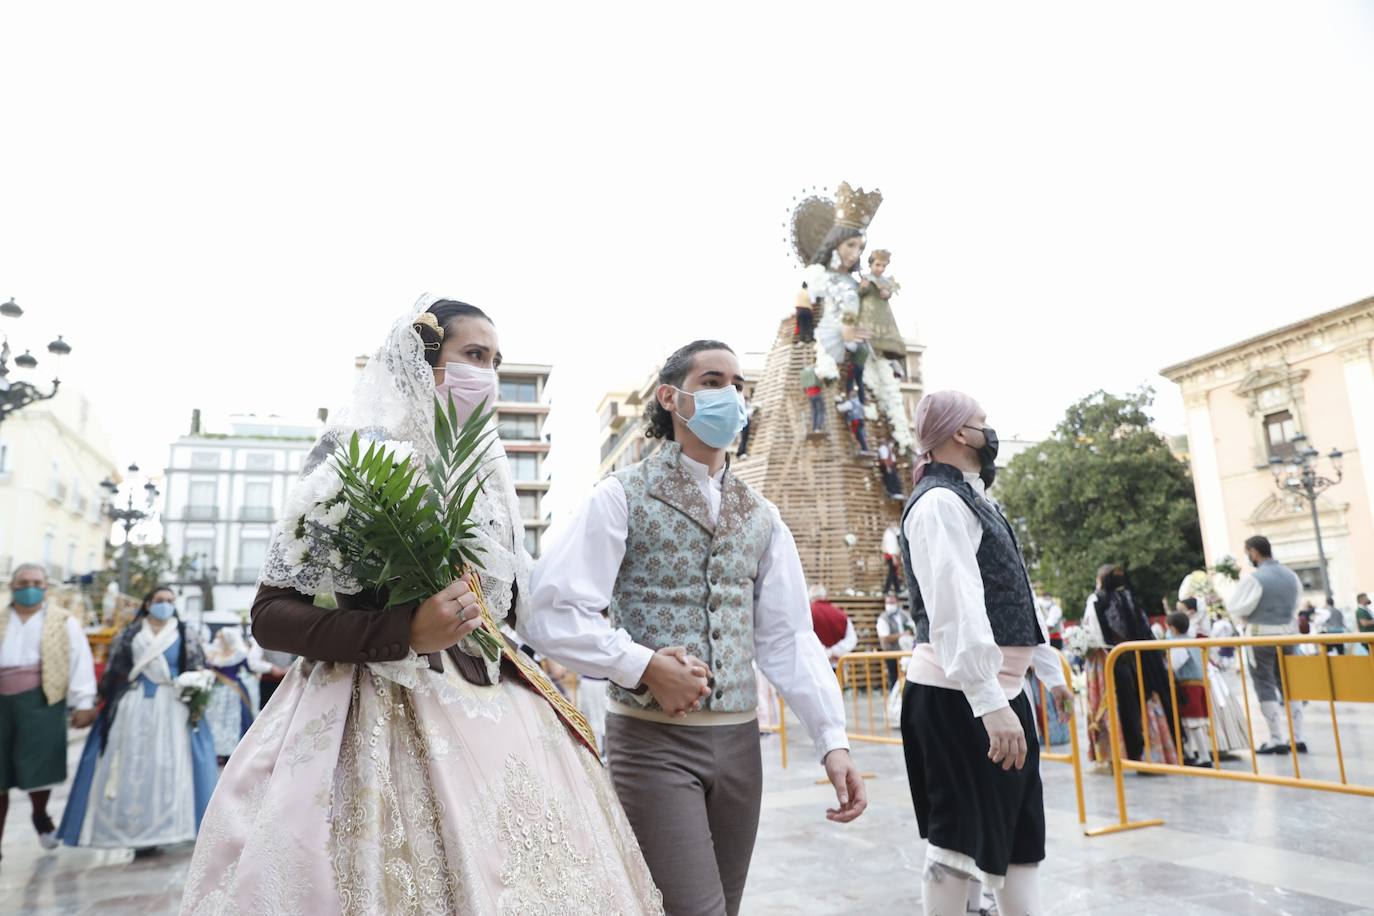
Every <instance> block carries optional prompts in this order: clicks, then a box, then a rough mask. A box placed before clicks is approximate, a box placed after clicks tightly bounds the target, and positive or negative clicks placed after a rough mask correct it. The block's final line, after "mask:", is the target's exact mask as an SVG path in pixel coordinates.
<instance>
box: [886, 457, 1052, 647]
mask: <svg viewBox="0 0 1374 916" xmlns="http://www.w3.org/2000/svg"><path fill="white" fill-rule="evenodd" d="M936 487H943V488H944V489H946V490H949V491H951V492H952V493H954V494H955V495H956V496H958V497H959V498H960V499H962V500H963V501H964V505H966V506H968V507H969V509H970V510H971V511H972V512H973V514H974V515H976V516H977V517H978V521H979V522H981V523H982V525H983V540H982V542H981V543H980V544H979V545H978V554H977V560H978V572H979V573H980V574H981V575H982V577H983V603H984V604H985V605H986V607H987V612H988V622H989V623H990V624H992V636H993V638H994V639H995V640H996V641H997V645H999V646H1036V645H1039V644H1040V643H1042V642H1044V635H1043V634H1042V633H1041V632H1040V624H1039V621H1038V620H1037V619H1036V616H1035V594H1034V593H1033V592H1032V591H1031V584H1030V576H1029V575H1028V574H1027V573H1026V563H1025V560H1024V559H1022V557H1021V548H1020V547H1019V546H1018V545H1017V543H1016V535H1015V534H1013V533H1012V530H1011V525H1010V524H1009V523H1008V522H1007V520H1006V518H1005V517H1004V516H1003V515H1002V513H1001V511H1000V510H999V509H998V508H997V507H996V506H994V505H993V504H992V503H991V502H990V501H988V500H986V499H979V498H978V494H977V492H975V491H974V489H973V487H971V486H969V484H968V482H967V481H965V480H964V475H963V474H962V473H960V472H959V470H958V468H954V467H951V466H950V465H947V464H932V465H929V466H928V467H927V468H926V472H925V476H923V477H922V478H921V482H920V483H918V484H917V485H916V487H915V489H914V490H912V493H911V498H910V499H908V500H907V504H906V508H905V509H904V510H902V529H901V530H902V534H901V542H902V565H903V566H905V567H906V581H907V589H908V590H909V592H910V595H911V616H912V617H913V618H915V620H916V641H917V642H918V643H922V642H930V618H929V617H927V616H926V604H925V601H924V600H923V599H922V598H921V588H920V586H919V585H917V584H916V574H915V573H914V572H913V571H912V568H911V549H912V545H911V542H910V541H909V540H907V536H906V518H907V515H909V514H910V513H911V510H912V508H914V507H915V505H916V502H917V501H918V500H919V499H920V498H921V497H922V496H925V495H926V494H927V493H929V492H930V491H931V490H934V489H935V488H936ZM917 549H918V550H919V549H920V545H917Z"/></svg>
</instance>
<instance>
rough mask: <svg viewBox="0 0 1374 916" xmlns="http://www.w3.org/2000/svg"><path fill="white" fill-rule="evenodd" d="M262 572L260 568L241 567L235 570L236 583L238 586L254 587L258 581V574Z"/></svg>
mask: <svg viewBox="0 0 1374 916" xmlns="http://www.w3.org/2000/svg"><path fill="white" fill-rule="evenodd" d="M260 572H262V567H260V566H240V567H238V568H237V569H235V570H234V582H235V583H238V584H245V583H246V584H248V585H252V584H253V583H254V582H256V581H258V573H260Z"/></svg>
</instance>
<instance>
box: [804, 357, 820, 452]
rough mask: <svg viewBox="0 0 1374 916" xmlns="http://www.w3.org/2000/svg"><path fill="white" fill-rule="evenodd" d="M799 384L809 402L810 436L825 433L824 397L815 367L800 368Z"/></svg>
mask: <svg viewBox="0 0 1374 916" xmlns="http://www.w3.org/2000/svg"><path fill="white" fill-rule="evenodd" d="M801 383H802V390H803V391H805V392H806V397H807V399H808V400H809V401H810V402H811V434H812V435H817V434H819V433H822V432H824V431H825V397H824V396H823V395H822V394H821V380H820V377H819V376H818V375H816V367H815V366H805V367H803V368H802V371H801Z"/></svg>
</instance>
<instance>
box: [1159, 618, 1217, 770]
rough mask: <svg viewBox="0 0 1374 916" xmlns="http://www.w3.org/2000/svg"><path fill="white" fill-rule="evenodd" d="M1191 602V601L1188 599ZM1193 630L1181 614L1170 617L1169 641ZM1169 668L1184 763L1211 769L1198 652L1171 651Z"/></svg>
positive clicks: (1205, 696)
mask: <svg viewBox="0 0 1374 916" xmlns="http://www.w3.org/2000/svg"><path fill="white" fill-rule="evenodd" d="M1189 600H1191V599H1189ZM1192 628H1193V621H1192V618H1191V617H1189V616H1188V615H1187V614H1185V613H1184V612H1182V611H1174V612H1173V613H1172V614H1170V615H1169V639H1188V638H1189V637H1190V635H1191V634H1190V631H1191V630H1192ZM1169 667H1171V668H1173V670H1174V686H1175V687H1176V689H1177V690H1178V715H1179V723H1180V726H1181V731H1182V737H1183V747H1182V748H1180V749H1179V750H1181V751H1182V752H1183V762H1184V764H1185V765H1187V766H1190V767H1210V766H1211V765H1212V764H1211V761H1210V760H1208V757H1209V756H1210V753H1211V741H1210V731H1209V723H1210V720H1209V719H1208V717H1207V688H1206V687H1205V686H1204V685H1203V682H1202V679H1203V678H1204V677H1205V676H1206V670H1205V667H1204V662H1203V660H1202V650H1201V649H1185V648H1178V649H1170V650H1169Z"/></svg>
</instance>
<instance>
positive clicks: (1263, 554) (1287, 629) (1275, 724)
mask: <svg viewBox="0 0 1374 916" xmlns="http://www.w3.org/2000/svg"><path fill="white" fill-rule="evenodd" d="M1245 556H1246V558H1247V559H1249V561H1250V565H1252V566H1253V567H1254V568H1255V571H1254V573H1253V574H1252V575H1249V576H1246V577H1245V578H1243V579H1241V580H1240V584H1239V585H1237V586H1236V590H1235V592H1234V593H1233V594H1232V595H1231V600H1230V602H1229V604H1228V607H1229V608H1230V611H1231V613H1232V614H1234V615H1235V616H1236V617H1237V618H1239V619H1240V620H1242V621H1244V623H1245V635H1247V636H1291V635H1292V634H1293V632H1294V631H1295V627H1294V620H1293V612H1294V611H1295V610H1296V608H1297V605H1298V596H1299V595H1300V594H1302V581H1301V580H1299V579H1298V576H1297V574H1296V573H1294V572H1293V570H1291V569H1289V568H1288V567H1287V566H1284V565H1283V564H1282V563H1280V562H1278V561H1277V560H1275V559H1274V552H1273V549H1272V548H1271V547H1270V545H1269V539H1268V538H1266V537H1264V536H1263V535H1258V534H1257V535H1255V536H1254V537H1252V538H1250V539H1249V540H1247V541H1246V542H1245ZM1311 606H1312V605H1311V602H1307V607H1309V608H1310V607H1311ZM1303 632H1306V631H1303ZM1295 653H1296V649H1295V648H1294V647H1293V646H1284V647H1283V654H1284V655H1293V654H1295ZM1246 655H1247V656H1249V662H1250V678H1251V684H1252V685H1253V687H1254V689H1255V695H1256V696H1258V697H1259V701H1260V710H1261V711H1262V712H1263V714H1264V722H1265V724H1266V725H1268V726H1269V740H1268V741H1266V742H1265V743H1264V744H1263V745H1262V746H1261V747H1260V748H1259V750H1258V751H1257V752H1256V753H1260V754H1287V753H1288V752H1289V743H1288V742H1289V737H1288V734H1287V732H1286V731H1285V729H1284V725H1283V721H1284V716H1283V715H1282V712H1283V705H1284V698H1283V680H1282V675H1281V674H1280V672H1279V650H1278V647H1277V646H1251V647H1249V648H1248V649H1247V650H1246ZM1291 711H1292V716H1293V735H1292V739H1293V741H1294V742H1296V747H1297V750H1298V753H1300V754H1306V753H1307V742H1306V741H1304V740H1303V729H1302V713H1303V708H1302V704H1301V703H1293V704H1291Z"/></svg>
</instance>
